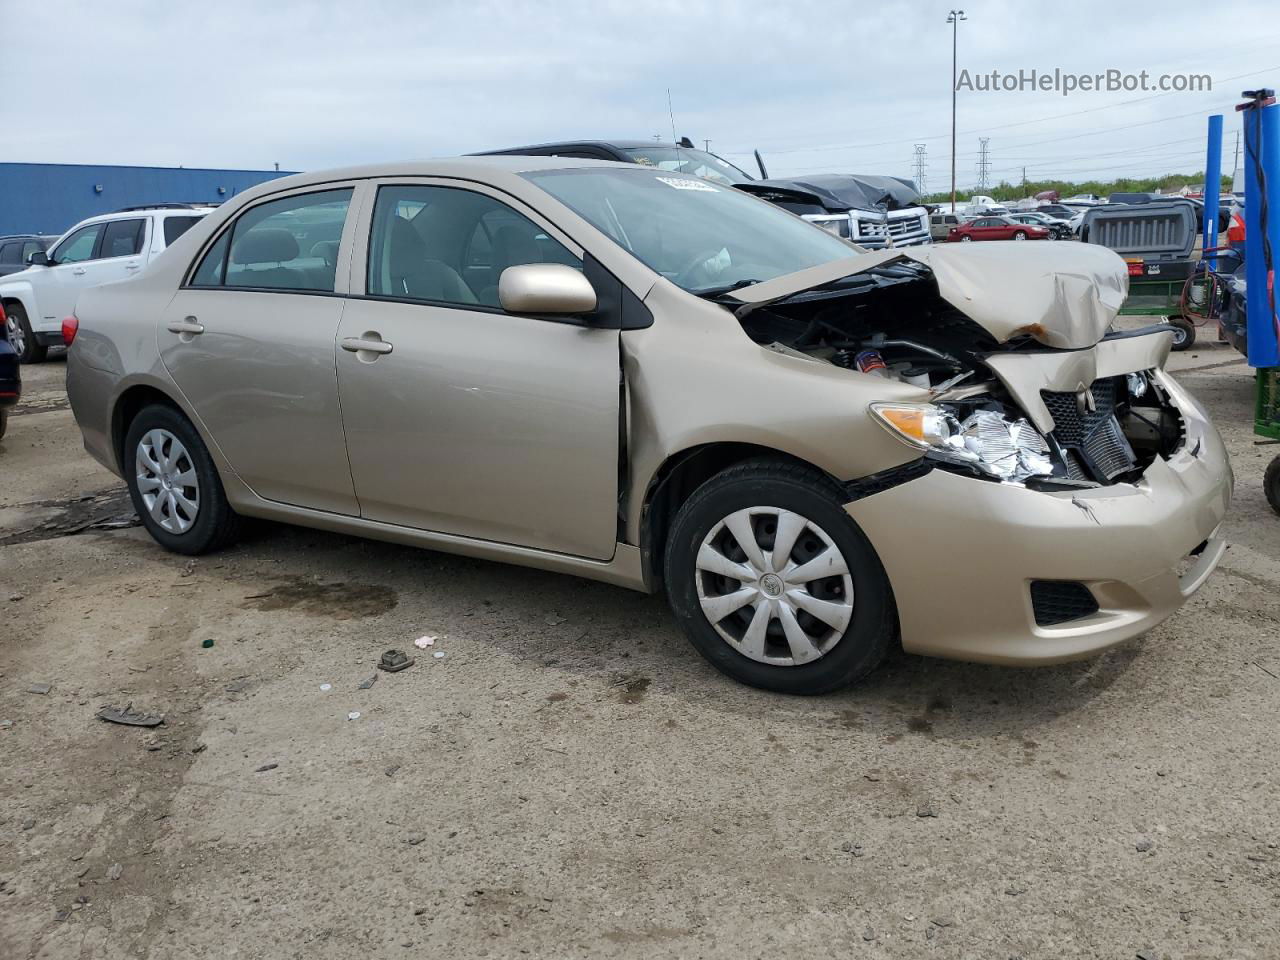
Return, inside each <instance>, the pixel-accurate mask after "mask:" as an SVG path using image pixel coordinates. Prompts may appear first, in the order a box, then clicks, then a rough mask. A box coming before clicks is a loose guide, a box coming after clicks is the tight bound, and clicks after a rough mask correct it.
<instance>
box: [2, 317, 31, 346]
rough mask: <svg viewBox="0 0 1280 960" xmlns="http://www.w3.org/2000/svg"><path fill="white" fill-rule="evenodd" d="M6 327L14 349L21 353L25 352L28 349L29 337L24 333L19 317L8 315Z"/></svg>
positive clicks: (6, 332)
mask: <svg viewBox="0 0 1280 960" xmlns="http://www.w3.org/2000/svg"><path fill="white" fill-rule="evenodd" d="M4 329H5V334H6V335H7V336H8V337H9V342H10V343H11V344H13V349H14V350H16V351H18V353H19V354H21V353H23V352H24V351H25V350H26V349H27V338H26V337H25V336H24V335H23V333H22V324H20V323H19V322H18V318H17V317H10V316H6V317H5V325H4Z"/></svg>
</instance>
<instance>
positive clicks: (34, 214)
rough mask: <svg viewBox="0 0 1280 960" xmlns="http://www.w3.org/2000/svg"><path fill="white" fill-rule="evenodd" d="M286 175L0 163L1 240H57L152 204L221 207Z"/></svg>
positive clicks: (87, 165) (265, 172)
mask: <svg viewBox="0 0 1280 960" xmlns="http://www.w3.org/2000/svg"><path fill="white" fill-rule="evenodd" d="M291 172H292V171H287V170H204V169H200V168H198V167H117V166H98V165H95V164H79V163H0V236H5V235H7V234H13V233H51V234H58V233H62V232H63V231H65V230H67V229H68V228H69V227H71V226H73V225H74V224H76V223H78V222H80V221H81V220H83V219H84V218H85V217H92V216H95V215H96V214H99V213H111V212H112V211H115V210H119V209H120V208H121V207H136V206H142V205H144V204H151V203H195V202H201V203H221V202H222V201H224V200H229V199H230V198H231V197H233V196H235V195H236V194H237V193H239V192H240V191H242V190H247V189H248V188H249V187H252V186H255V185H257V184H259V183H262V182H263V181H264V180H272V179H274V178H276V177H286V176H288V175H289V173H291Z"/></svg>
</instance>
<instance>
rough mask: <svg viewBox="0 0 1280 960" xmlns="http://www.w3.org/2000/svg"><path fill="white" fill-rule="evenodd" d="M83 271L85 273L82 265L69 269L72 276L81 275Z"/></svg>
mask: <svg viewBox="0 0 1280 960" xmlns="http://www.w3.org/2000/svg"><path fill="white" fill-rule="evenodd" d="M84 273H85V270H84V267H76V268H75V269H74V270H72V271H71V275H72V276H74V277H83V276H84Z"/></svg>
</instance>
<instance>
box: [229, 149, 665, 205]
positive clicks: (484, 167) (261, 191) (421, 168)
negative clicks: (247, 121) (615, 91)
mask: <svg viewBox="0 0 1280 960" xmlns="http://www.w3.org/2000/svg"><path fill="white" fill-rule="evenodd" d="M579 167H584V168H590V167H603V168H605V169H616V170H633V171H637V172H638V171H650V172H651V171H652V168H651V167H643V166H639V165H638V164H634V163H618V162H614V161H612V160H580V159H578V158H576V157H527V156H494V155H487V156H471V157H446V158H442V159H435V160H402V161H398V162H395V163H371V164H365V165H362V166H355V167H338V168H336V169H333V170H312V171H309V172H307V173H295V174H293V175H292V176H288V177H280V178H278V179H274V180H267V181H265V182H263V183H260V184H258V185H257V186H255V187H251V188H250V189H248V190H244V191H242V192H241V193H239V194H237V195H236V199H237V200H240V199H241V198H243V197H246V196H248V195H253V196H255V197H260V196H263V195H265V194H269V193H278V192H281V191H285V190H292V189H294V188H296V187H306V186H310V185H311V184H317V183H333V182H335V181H339V180H372V179H376V178H379V177H455V178H459V179H464V180H465V179H468V178H471V177H477V178H483V177H485V176H493V175H494V174H509V175H513V176H514V175H518V174H521V173H528V172H531V171H537V170H565V169H576V168H579ZM228 205H230V204H228Z"/></svg>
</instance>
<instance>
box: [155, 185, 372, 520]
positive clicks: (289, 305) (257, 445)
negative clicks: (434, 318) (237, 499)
mask: <svg viewBox="0 0 1280 960" xmlns="http://www.w3.org/2000/svg"><path fill="white" fill-rule="evenodd" d="M353 189H354V188H353V187H352V186H350V185H335V186H328V185H326V186H324V187H313V188H310V189H308V190H307V191H303V192H297V193H292V194H288V195H286V196H284V197H280V198H276V199H269V200H265V201H263V202H260V203H257V204H255V205H253V206H251V207H249V208H248V209H247V210H245V211H244V212H243V213H241V214H240V216H239V217H238V218H237V219H236V220H235V222H234V223H232V224H231V225H230V227H228V228H227V229H224V230H223V231H222V233H221V234H220V236H219V237H218V238H217V239H216V240H214V242H213V243H212V245H211V246H209V247H208V248H207V251H206V252H205V253H204V255H203V256H202V258H201V259H200V261H199V265H198V266H197V267H196V269H195V271H194V272H193V273H192V275H191V276H189V277H188V278H187V281H186V283H185V285H184V286H183V287H182V289H180V290H179V291H178V294H177V296H176V297H175V298H174V299H173V301H172V302H171V303H170V304H169V306H168V308H167V309H166V310H165V311H164V315H163V318H162V319H161V322H160V328H159V331H158V333H159V339H160V350H161V357H162V359H163V360H164V365H165V367H166V368H167V369H168V371H169V373H170V375H171V376H172V377H173V379H174V381H175V382H176V383H177V385H178V387H179V389H181V391H182V393H183V395H184V396H185V397H186V398H187V400H188V401H189V402H190V404H191V407H192V408H193V409H194V410H195V413H196V415H197V416H198V417H199V419H200V420H201V422H202V423H203V425H204V428H205V430H206V432H207V436H208V437H209V438H211V439H212V441H213V442H214V443H215V444H216V445H217V446H218V448H219V449H220V450H221V451H222V453H223V455H224V456H225V457H226V459H227V461H228V462H229V463H230V464H231V467H232V469H233V470H234V471H235V472H236V474H237V475H238V476H239V477H240V478H241V479H242V480H244V482H245V483H247V484H248V485H249V486H250V487H251V488H252V489H253V490H254V492H255V493H257V494H258V496H260V497H262V498H264V499H266V500H272V501H276V502H278V503H285V504H291V505H296V506H302V507H310V508H312V509H316V510H326V511H329V512H332V513H342V514H348V515H352V516H354V515H355V514H356V513H357V512H358V510H357V506H356V499H355V493H354V491H353V489H352V485H351V471H350V468H349V467H348V465H347V451H346V445H345V443H344V440H343V436H342V416H341V413H340V411H339V408H338V389H337V379H336V376H337V375H336V370H335V365H334V337H335V336H336V334H337V330H338V321H339V319H340V318H341V316H342V309H343V303H344V300H343V298H342V296H340V294H343V293H345V292H346V274H345V271H344V272H343V274H342V275H340V276H337V280H336V282H335V276H336V275H337V269H336V265H337V261H338V258H339V256H340V253H339V251H345V250H348V249H349V244H350V238H349V237H347V236H344V232H343V231H344V224H345V223H346V220H347V212H348V209H350V208H352V196H353ZM349 232H350V231H349V228H348V233H349Z"/></svg>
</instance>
